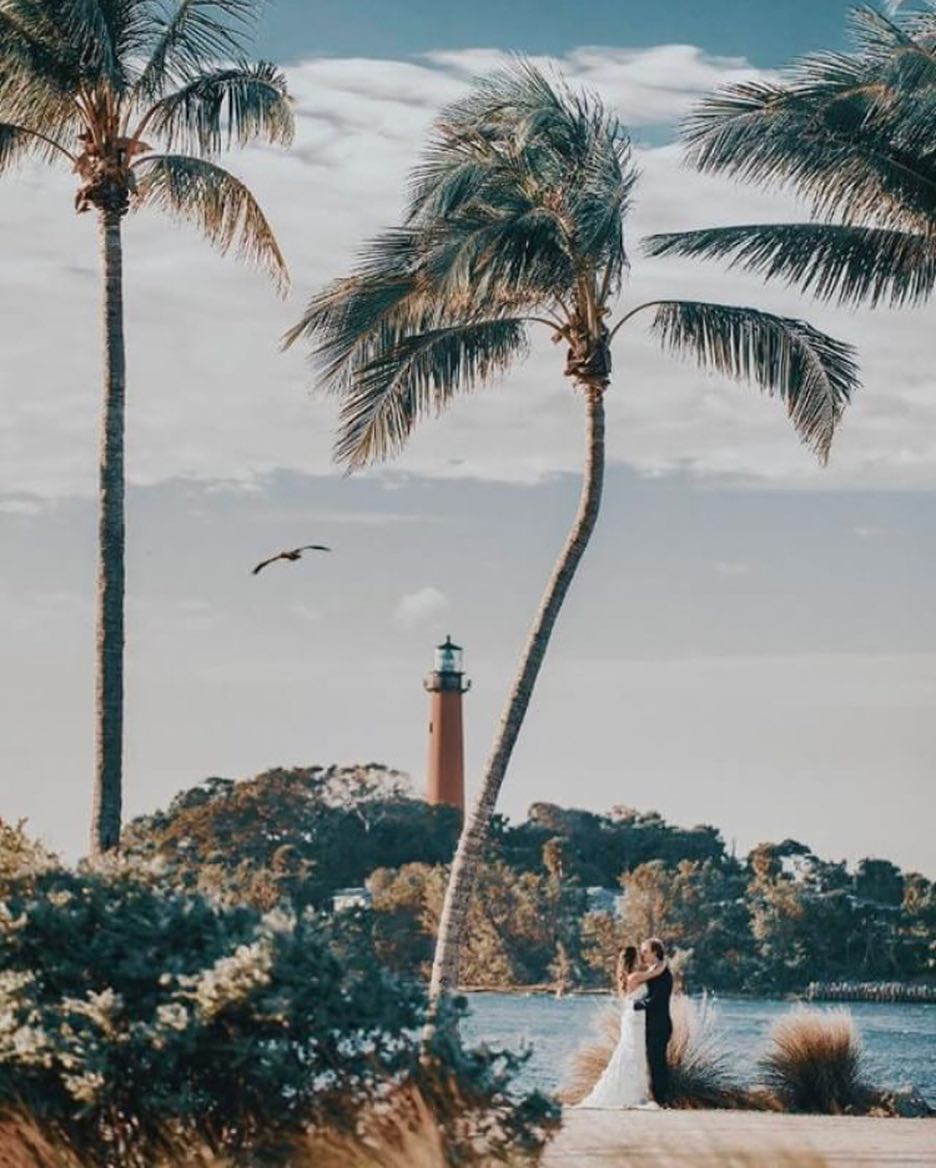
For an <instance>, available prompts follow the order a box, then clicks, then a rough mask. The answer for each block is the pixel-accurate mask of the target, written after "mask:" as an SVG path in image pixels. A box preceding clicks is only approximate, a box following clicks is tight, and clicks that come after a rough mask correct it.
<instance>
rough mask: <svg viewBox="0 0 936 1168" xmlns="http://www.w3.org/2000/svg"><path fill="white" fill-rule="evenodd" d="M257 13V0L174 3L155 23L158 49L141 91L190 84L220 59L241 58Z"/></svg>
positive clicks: (150, 94)
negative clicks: (173, 83)
mask: <svg viewBox="0 0 936 1168" xmlns="http://www.w3.org/2000/svg"><path fill="white" fill-rule="evenodd" d="M257 11H258V5H257V3H256V0H174V5H173V9H172V11H170V12H168V13H167V12H165V11H164V12H157V13H156V14H155V15H154V16H153V17H152V18H151V20H150V31H149V38H148V39H149V41H150V43H151V45H152V48H151V51H150V54H149V58H148V60H147V62H146V64H145V65H144V66H143V68H142V70H141V73H140V77H139V80H138V82H137V89H138V90H139V92H140V93H141V94H143V95H144V96H147V97H153V96H156V95H157V94H159V93H161V92H164V91H165V87H166V85H167V83H171V82H172V81H173V80H174V81H175V82H177V83H183V84H184V83H185V82H186V81H190V80H192V78H193V77H195V76H196V75H197V74H199V73H201V72H203V71H205V70H210V69H213V68H216V67H217V63H218V62H219V61H223V60H225V59H231V58H234V59H239V58H241V57H242V56H243V53H244V49H245V41H246V38H247V34H248V33H249V31H250V30H251V28H252V27H253V25H254V23H255V21H256V17H257Z"/></svg>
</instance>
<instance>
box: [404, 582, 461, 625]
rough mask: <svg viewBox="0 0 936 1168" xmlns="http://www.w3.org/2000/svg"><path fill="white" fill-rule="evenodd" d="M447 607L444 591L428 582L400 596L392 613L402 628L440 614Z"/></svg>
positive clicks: (447, 601)
mask: <svg viewBox="0 0 936 1168" xmlns="http://www.w3.org/2000/svg"><path fill="white" fill-rule="evenodd" d="M448 607H449V598H448V597H447V596H446V595H445V593H444V592H442V591H440V590H439V589H438V588H434V587H433V586H432V585H431V584H429V585H426V587H425V588H417V590H416V591H415V592H408V593H407V594H406V595H405V596H402V597H401V598H400V601H399V603H398V604H397V606H396V608H395V610H394V614H393V615H394V617H395V619H396V620H397V622H398V623H399V624H401V625H402V626H403V627H404V628H413V627H414V626H415V625H420V624H425V623H427V622H428V621H430V620H433V619H434V618H435V617H437V616H440V615H441V614H442V613H443V612H445V611H446V610H447V609H448Z"/></svg>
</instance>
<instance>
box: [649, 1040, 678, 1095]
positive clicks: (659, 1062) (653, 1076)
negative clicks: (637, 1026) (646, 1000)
mask: <svg viewBox="0 0 936 1168" xmlns="http://www.w3.org/2000/svg"><path fill="white" fill-rule="evenodd" d="M667 1021H669V1019H667ZM672 1033H673V1027H672V1025H669V1026H666V1027H660V1028H659V1029H658V1028H657V1027H656V1026H648V1027H647V1062H648V1063H649V1065H650V1090H651V1091H652V1092H653V1098H654V1099H655V1100H656V1101H657V1103H659V1105H660V1106H661V1107H662V1106H663V1105H664V1104H665V1103H666V1101H667V1100H668V1098H669V1064H668V1063H667V1061H666V1048H667V1046H669V1040H670V1035H671V1034H672Z"/></svg>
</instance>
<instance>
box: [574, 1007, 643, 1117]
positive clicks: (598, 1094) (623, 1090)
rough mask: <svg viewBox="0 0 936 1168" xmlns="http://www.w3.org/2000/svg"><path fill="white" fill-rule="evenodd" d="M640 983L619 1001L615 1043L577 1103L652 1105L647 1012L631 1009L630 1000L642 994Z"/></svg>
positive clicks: (608, 1106) (615, 1106)
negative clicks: (594, 1082) (619, 1010)
mask: <svg viewBox="0 0 936 1168" xmlns="http://www.w3.org/2000/svg"><path fill="white" fill-rule="evenodd" d="M646 992H647V991H646V986H641V987H640V989H639V990H636V991H635V992H634V993H632V994H627V996H626V997H625V998H623V1000H622V1001H621V1031H620V1036H619V1038H618V1042H617V1046H616V1047H615V1048H614V1053H613V1054H612V1055H611V1058H610V1060H609V1062H608V1065H607V1066H606V1067H605V1069H604V1070H603V1071H602V1073H601V1078H600V1079H599V1080H598V1082H597V1083H596V1084H595V1085H594V1087H592V1089H591V1091H589V1093H588V1094H587V1095H586V1096H585V1098H584V1099H583V1100H582V1102H581V1103H579V1104H577V1106H578V1107H589V1108H601V1109H608V1110H610V1109H621V1108H636V1107H640V1108H646V1109H650V1108H656V1106H657V1104H656V1103H654V1101H653V1096H652V1095H651V1094H650V1069H649V1067H648V1065H647V1041H646V1034H647V1015H646V1014H645V1013H644V1012H643V1010H635V1009H634V1002H636V1001H637V1000H638V999H640V998H642V997H644V996H645V994H646Z"/></svg>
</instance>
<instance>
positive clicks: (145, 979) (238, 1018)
mask: <svg viewBox="0 0 936 1168" xmlns="http://www.w3.org/2000/svg"><path fill="white" fill-rule="evenodd" d="M14 835H15V833H14ZM5 844H6V845H8V846H7V847H6V848H5V847H4V845H5ZM16 848H19V841H17V840H15V839H14V838H13V837H11V836H6V837H3V838H0V857H2V856H3V855H7V856H8V857H9V856H13V854H14V852H15V853H16V855H17V856H19V857H20V860H21V861H22V862H19V861H14V860H12V859H11V860H9V862H7V863H5V862H4V860H3V859H2V858H0V1106H4V1107H7V1108H9V1107H11V1106H13V1105H14V1104H21V1105H23V1106H25V1107H26V1108H27V1110H28V1112H29V1113H30V1114H31V1115H32V1116H33V1117H34V1118H35V1119H36V1120H37V1121H38V1122H39V1123H40V1125H41V1126H42V1128H43V1130H46V1129H47V1128H49V1127H50V1126H51V1127H55V1126H59V1127H60V1128H61V1130H62V1132H63V1133H64V1135H65V1136H66V1137H67V1138H68V1139H70V1140H72V1141H73V1142H74V1144H75V1147H76V1148H79V1149H81V1151H82V1154H84V1153H85V1152H87V1153H89V1154H90V1156H91V1160H92V1162H94V1163H95V1164H96V1165H98V1166H99V1168H100V1166H103V1165H105V1164H106V1165H111V1164H114V1165H117V1164H119V1165H120V1166H121V1168H130V1166H135V1165H151V1164H153V1163H154V1162H156V1160H157V1158H158V1157H157V1153H158V1152H159V1150H160V1149H161V1148H163V1147H164V1144H165V1140H166V1133H167V1131H169V1130H171V1131H172V1133H173V1134H174V1136H178V1135H179V1133H183V1135H184V1133H185V1132H186V1131H191V1132H192V1133H195V1135H197V1138H198V1139H199V1140H201V1141H203V1142H204V1143H205V1145H206V1146H207V1147H209V1148H210V1149H212V1150H215V1151H222V1150H223V1151H225V1152H227V1153H229V1154H232V1155H235V1156H239V1155H248V1154H250V1155H252V1156H256V1155H260V1154H262V1155H264V1156H265V1157H267V1158H270V1157H273V1158H274V1159H275V1152H276V1149H277V1148H278V1147H280V1148H282V1147H286V1146H287V1145H288V1144H289V1142H290V1141H291V1140H292V1139H293V1137H294V1136H295V1134H296V1133H297V1132H299V1131H302V1130H305V1129H306V1128H307V1127H308V1126H309V1125H310V1124H311V1125H319V1126H321V1125H331V1126H334V1127H336V1128H342V1127H346V1128H348V1127H351V1126H352V1124H353V1120H354V1117H355V1115H356V1113H357V1112H358V1111H359V1109H360V1108H361V1106H362V1105H363V1104H364V1103H365V1102H367V1101H368V1100H370V1099H374V1098H377V1097H379V1096H380V1094H381V1093H382V1092H385V1091H386V1087H387V1084H388V1083H398V1084H401V1083H406V1082H412V1083H414V1084H416V1085H421V1086H423V1087H424V1089H425V1090H426V1091H427V1092H430V1093H432V1095H431V1097H432V1099H433V1100H434V1101H437V1100H441V1096H442V1095H443V1094H444V1091H443V1089H442V1088H440V1087H439V1086H438V1085H437V1084H436V1080H438V1081H440V1082H442V1083H444V1084H445V1090H448V1091H451V1092H455V1091H458V1092H459V1094H460V1096H461V1097H462V1098H463V1100H464V1103H465V1107H464V1112H463V1115H462V1116H461V1117H460V1123H459V1125H457V1126H455V1125H451V1126H449V1127H448V1128H446V1129H445V1135H446V1139H447V1140H448V1141H449V1143H450V1145H451V1147H452V1148H453V1149H456V1150H457V1148H458V1146H459V1144H460V1141H462V1140H466V1141H473V1140H477V1139H480V1140H481V1141H482V1143H483V1142H484V1140H488V1141H489V1142H490V1143H491V1144H492V1145H493V1144H497V1143H498V1142H499V1144H500V1146H507V1145H521V1146H525V1145H527V1144H529V1145H530V1146H534V1147H536V1146H539V1144H541V1143H542V1141H543V1139H544V1138H545V1135H546V1133H547V1132H548V1131H549V1129H550V1127H551V1125H553V1124H554V1122H555V1118H556V1117H555V1108H554V1106H553V1105H551V1104H550V1103H549V1102H548V1101H547V1100H546V1099H545V1098H543V1097H542V1096H539V1095H534V1096H529V1097H523V1096H519V1095H516V1094H515V1092H514V1090H513V1088H512V1079H513V1076H514V1073H515V1071H516V1069H517V1066H518V1060H517V1059H515V1058H514V1057H513V1056H511V1055H509V1054H501V1053H500V1052H496V1051H487V1050H481V1051H470V1050H465V1049H464V1048H462V1047H461V1046H460V1044H459V1042H458V1040H457V1038H453V1037H451V1036H450V1035H448V1034H446V1035H440V1036H439V1037H438V1038H437V1040H436V1045H435V1047H434V1048H433V1049H432V1050H431V1051H430V1052H429V1055H430V1057H429V1059H428V1060H422V1059H421V1057H420V1056H421V1050H420V1042H419V1036H420V1033H421V1030H422V1027H423V1024H424V1021H425V999H424V992H423V990H422V988H421V987H419V986H417V985H415V984H412V983H407V982H405V981H401V980H399V979H397V978H395V977H394V976H393V975H391V974H390V973H389V972H387V971H386V970H383V969H381V967H380V966H379V965H378V964H377V963H375V962H374V961H373V960H366V950H365V940H364V939H362V937H361V936H360V935H358V936H355V935H354V933H353V930H347V931H346V932H345V933H344V934H343V935H339V934H338V932H337V931H336V930H335V929H334V927H333V926H326V925H325V924H323V923H322V922H321V921H320V920H319V919H318V918H317V917H316V916H315V915H314V914H312V913H311V912H306V913H304V914H301V915H298V916H296V915H293V914H291V913H287V912H285V911H283V910H279V909H278V910H275V911H272V912H270V913H267V914H264V915H261V914H260V913H259V912H258V911H256V910H254V909H250V908H246V907H240V908H229V907H228V908H225V907H222V906H220V905H218V904H217V903H214V902H212V901H211V900H208V899H206V898H205V897H202V896H198V895H185V894H182V893H179V892H177V891H173V890H171V889H167V888H165V887H163V886H162V885H161V884H160V882H159V880H158V878H157V877H156V876H154V875H153V874H152V872H149V871H147V870H144V869H140V868H139V867H134V866H132V865H128V864H124V863H120V862H111V863H107V864H103V865H101V866H98V867H95V868H86V869H84V870H82V871H79V872H73V871H70V870H68V869H65V868H62V867H60V866H58V865H56V864H55V863H54V862H53V861H52V860H51V858H49V857H47V856H45V855H43V854H41V853H38V852H37V853H31V852H24V851H23V850H22V848H20V849H19V851H16ZM17 863H19V868H18V870H17ZM339 954H340V956H339ZM491 1116H495V1117H496V1122H495V1123H493V1124H492V1123H491ZM249 1162H250V1163H257V1162H259V1161H257V1160H256V1159H251V1160H250V1161H249Z"/></svg>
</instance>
